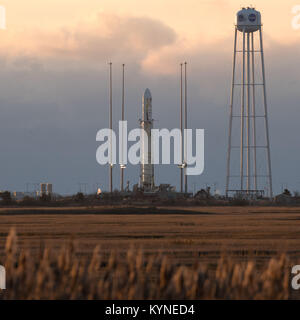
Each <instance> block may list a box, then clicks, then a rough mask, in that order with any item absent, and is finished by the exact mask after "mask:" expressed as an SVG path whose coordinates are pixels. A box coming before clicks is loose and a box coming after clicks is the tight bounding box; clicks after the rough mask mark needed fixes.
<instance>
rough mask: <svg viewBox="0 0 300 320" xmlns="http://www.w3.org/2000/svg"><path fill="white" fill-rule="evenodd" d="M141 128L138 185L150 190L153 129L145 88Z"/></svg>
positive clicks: (148, 99) (149, 98) (147, 91)
mask: <svg viewBox="0 0 300 320" xmlns="http://www.w3.org/2000/svg"><path fill="white" fill-rule="evenodd" d="M141 129H142V137H141V140H142V141H141V175H140V187H141V188H142V189H143V190H144V191H152V190H153V189H154V165H153V164H152V163H151V152H152V150H151V149H152V148H151V130H152V129H153V119H152V96H151V92H150V90H149V89H146V90H145V92H144V95H143V104H142V119H141Z"/></svg>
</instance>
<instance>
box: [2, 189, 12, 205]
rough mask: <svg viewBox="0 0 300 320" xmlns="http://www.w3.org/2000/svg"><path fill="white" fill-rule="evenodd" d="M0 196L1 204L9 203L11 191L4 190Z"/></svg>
mask: <svg viewBox="0 0 300 320" xmlns="http://www.w3.org/2000/svg"><path fill="white" fill-rule="evenodd" d="M0 197H1V199H2V203H3V204H11V202H12V199H11V193H10V192H9V191H4V192H1V193H0Z"/></svg>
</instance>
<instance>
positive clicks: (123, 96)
mask: <svg viewBox="0 0 300 320" xmlns="http://www.w3.org/2000/svg"><path fill="white" fill-rule="evenodd" d="M121 113H122V115H121V120H122V127H121V130H122V141H120V143H121V152H120V157H121V159H120V160H121V161H120V190H121V192H124V170H125V168H126V166H125V164H124V159H123V156H124V126H123V124H124V122H123V121H125V64H122V110H121Z"/></svg>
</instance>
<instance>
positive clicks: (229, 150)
mask: <svg viewBox="0 0 300 320" xmlns="http://www.w3.org/2000/svg"><path fill="white" fill-rule="evenodd" d="M236 40H237V27H235V33H234V49H233V67H232V85H231V98H230V118H229V132H228V150H227V177H226V197H228V190H229V179H230V158H231V141H232V139H231V134H232V116H233V99H234V85H235V64H236Z"/></svg>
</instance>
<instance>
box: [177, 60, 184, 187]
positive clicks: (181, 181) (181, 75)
mask: <svg viewBox="0 0 300 320" xmlns="http://www.w3.org/2000/svg"><path fill="white" fill-rule="evenodd" d="M182 67H183V64H182V63H181V64H180V132H181V148H180V157H181V160H180V165H179V166H178V167H179V169H180V192H181V193H183V169H184V166H183V72H182Z"/></svg>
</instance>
